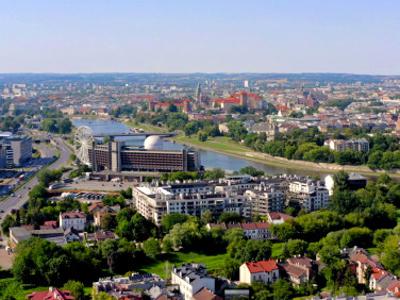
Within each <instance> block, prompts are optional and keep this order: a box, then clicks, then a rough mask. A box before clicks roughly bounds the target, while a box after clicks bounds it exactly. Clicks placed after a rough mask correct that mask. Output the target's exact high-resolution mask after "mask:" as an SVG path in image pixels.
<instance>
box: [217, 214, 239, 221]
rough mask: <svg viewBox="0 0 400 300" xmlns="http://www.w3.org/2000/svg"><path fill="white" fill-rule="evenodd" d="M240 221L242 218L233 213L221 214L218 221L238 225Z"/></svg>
mask: <svg viewBox="0 0 400 300" xmlns="http://www.w3.org/2000/svg"><path fill="white" fill-rule="evenodd" d="M242 220H243V218H242V216H241V215H239V214H238V213H235V212H223V213H222V214H221V215H220V217H219V219H218V221H219V222H221V223H240V222H242Z"/></svg>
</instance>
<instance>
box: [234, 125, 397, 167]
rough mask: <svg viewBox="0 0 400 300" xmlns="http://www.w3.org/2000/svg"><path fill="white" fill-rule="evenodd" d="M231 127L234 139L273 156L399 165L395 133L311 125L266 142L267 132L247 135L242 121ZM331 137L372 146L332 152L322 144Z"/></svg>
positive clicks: (350, 163)
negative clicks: (365, 141)
mask: <svg viewBox="0 0 400 300" xmlns="http://www.w3.org/2000/svg"><path fill="white" fill-rule="evenodd" d="M228 126H229V135H230V136H231V138H232V139H233V140H235V141H242V140H243V141H244V144H245V145H246V146H248V147H251V148H253V149H254V150H257V151H260V152H265V153H268V154H270V155H273V156H280V157H285V158H287V159H297V160H306V161H312V162H324V163H337V164H340V165H361V164H367V165H368V166H369V167H370V168H373V169H385V170H390V169H396V168H400V146H399V139H398V138H397V137H395V136H390V135H383V134H380V133H376V134H374V135H373V136H372V137H370V136H368V135H366V132H365V131H362V130H357V129H355V130H351V129H349V130H347V131H346V132H345V134H343V133H339V132H334V133H331V134H329V135H328V134H323V133H321V132H320V131H319V130H318V128H316V127H311V128H308V129H307V130H305V131H304V130H301V129H295V130H292V131H290V132H289V133H286V134H281V135H279V136H278V137H277V138H276V139H275V140H274V141H267V139H266V135H265V134H248V133H247V131H246V129H245V128H244V127H243V125H242V124H241V122H240V121H232V122H230V123H229V124H228ZM329 137H332V138H339V139H348V138H355V137H365V138H367V139H368V141H369V143H370V147H371V149H370V151H369V152H360V151H353V150H346V151H340V152H339V151H333V150H330V149H329V148H328V147H327V146H324V145H323V143H324V141H325V140H326V139H328V138H329Z"/></svg>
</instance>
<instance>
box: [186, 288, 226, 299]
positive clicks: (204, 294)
mask: <svg viewBox="0 0 400 300" xmlns="http://www.w3.org/2000/svg"><path fill="white" fill-rule="evenodd" d="M192 299H193V300H222V298H221V297H220V296H218V295H216V294H214V292H213V291H210V290H209V289H208V288H206V287H203V288H202V289H200V290H199V291H198V292H197V293H196V294H194V295H193V297H192Z"/></svg>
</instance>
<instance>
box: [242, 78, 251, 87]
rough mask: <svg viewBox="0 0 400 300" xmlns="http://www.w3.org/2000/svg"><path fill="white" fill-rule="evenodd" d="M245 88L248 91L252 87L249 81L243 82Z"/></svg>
mask: <svg viewBox="0 0 400 300" xmlns="http://www.w3.org/2000/svg"><path fill="white" fill-rule="evenodd" d="M243 87H244V88H245V89H248V88H249V87H250V85H249V81H248V80H245V81H243Z"/></svg>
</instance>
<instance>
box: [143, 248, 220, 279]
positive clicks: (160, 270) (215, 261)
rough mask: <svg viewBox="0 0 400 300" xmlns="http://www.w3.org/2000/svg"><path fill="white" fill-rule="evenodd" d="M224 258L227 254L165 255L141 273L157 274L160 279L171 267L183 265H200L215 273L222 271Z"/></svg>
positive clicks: (178, 253) (190, 253) (192, 253)
mask: <svg viewBox="0 0 400 300" xmlns="http://www.w3.org/2000/svg"><path fill="white" fill-rule="evenodd" d="M226 256H227V254H217V255H205V254H200V253H194V252H189V253H181V252H177V253H173V254H168V255H165V256H164V257H163V258H162V259H159V260H158V261H156V262H154V263H152V264H149V265H147V266H146V267H144V268H142V269H141V271H143V272H147V273H154V274H158V275H159V276H161V277H162V278H165V277H166V275H167V273H168V270H169V271H170V270H171V268H172V266H173V265H176V266H179V265H182V264H184V263H201V264H204V265H205V266H206V267H207V270H208V272H210V273H215V272H218V271H219V270H221V269H222V266H223V263H224V260H225V257H226ZM166 271H167V272H166Z"/></svg>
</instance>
